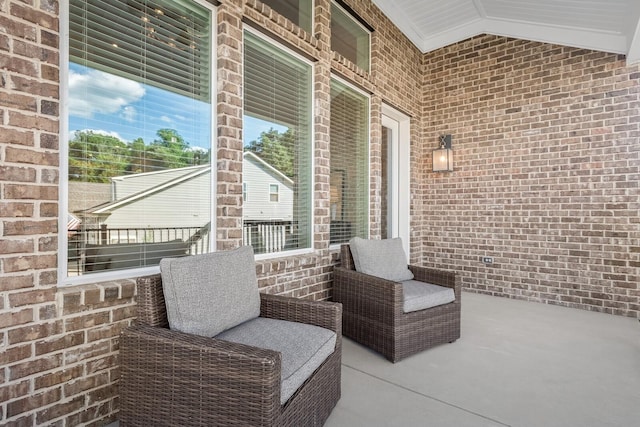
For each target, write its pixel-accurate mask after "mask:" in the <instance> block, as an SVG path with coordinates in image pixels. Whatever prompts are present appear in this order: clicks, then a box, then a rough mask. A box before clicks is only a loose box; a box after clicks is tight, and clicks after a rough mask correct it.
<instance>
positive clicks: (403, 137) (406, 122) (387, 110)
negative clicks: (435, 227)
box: [382, 104, 411, 257]
mask: <svg viewBox="0 0 640 427" xmlns="http://www.w3.org/2000/svg"><path fill="white" fill-rule="evenodd" d="M389 120H392V121H394V122H395V123H397V124H398V135H397V142H396V144H395V145H396V146H395V147H393V148H392V150H393V157H395V160H394V161H393V162H394V167H395V169H397V170H396V171H395V173H396V176H395V177H394V178H396V179H397V182H396V183H395V184H396V185H394V186H393V187H394V188H392V189H391V190H393V191H394V192H395V194H393V204H394V205H395V206H394V208H393V209H394V216H395V218H393V219H392V220H393V221H394V225H395V226H394V227H392V230H397V235H394V234H395V233H393V231H392V234H391V235H390V236H388V237H400V238H401V239H402V244H403V246H404V250H405V254H406V255H407V256H408V257H409V256H410V253H409V250H410V245H409V243H410V238H411V233H410V230H411V224H410V222H411V217H410V215H409V214H410V205H411V203H410V197H411V188H410V187H411V171H410V169H411V133H410V132H411V118H410V117H409V116H407V115H406V114H404V113H402V112H400V111H398V110H396V109H395V108H393V107H391V106H389V105H387V104H382V125H383V126H387V127H389V126H388V125H389V124H390V123H389ZM383 196H384V195H383Z"/></svg>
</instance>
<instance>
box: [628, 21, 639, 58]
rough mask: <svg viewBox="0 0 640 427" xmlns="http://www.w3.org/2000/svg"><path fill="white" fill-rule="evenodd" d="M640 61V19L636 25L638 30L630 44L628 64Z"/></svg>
mask: <svg viewBox="0 0 640 427" xmlns="http://www.w3.org/2000/svg"><path fill="white" fill-rule="evenodd" d="M635 63H640V21H638V25H637V26H636V31H635V33H634V35H633V38H632V39H631V43H630V44H629V53H627V64H635Z"/></svg>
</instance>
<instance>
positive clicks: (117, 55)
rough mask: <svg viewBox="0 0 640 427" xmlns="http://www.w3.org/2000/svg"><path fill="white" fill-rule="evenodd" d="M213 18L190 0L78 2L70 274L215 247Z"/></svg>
mask: <svg viewBox="0 0 640 427" xmlns="http://www.w3.org/2000/svg"><path fill="white" fill-rule="evenodd" d="M203 4H204V3H203ZM212 16H213V14H212V10H211V8H210V7H208V6H207V7H205V6H203V5H201V4H200V3H198V2H195V1H188V0H183V1H171V0H128V1H127V2H105V1H101V0H70V1H69V40H68V42H69V64H68V80H67V87H68V93H67V98H66V100H67V103H66V106H67V111H68V113H67V115H66V116H65V117H64V119H63V120H65V122H66V124H67V126H65V127H64V129H63V136H65V138H64V140H65V142H67V141H68V158H67V159H68V160H67V159H65V160H63V162H64V161H67V163H68V174H67V179H66V182H67V192H66V200H63V201H62V203H61V205H62V206H67V207H68V214H67V224H66V226H67V233H66V236H67V239H66V242H63V243H61V244H62V245H63V247H64V246H67V247H66V248H64V250H63V251H62V252H64V254H65V255H66V256H62V257H61V259H63V260H64V261H62V262H63V263H65V262H66V276H67V277H69V276H90V275H93V277H95V275H96V274H100V273H105V272H109V273H113V272H114V271H119V270H128V269H132V268H142V267H151V266H156V265H157V264H158V263H159V260H160V259H161V258H163V257H166V256H181V255H187V254H195V253H201V252H207V251H209V249H210V242H211V217H212V212H211V192H212V188H213V187H212V185H211V181H212V179H213V178H212V174H211V167H210V157H211V138H212V128H213V123H212V117H213V111H212V102H211V99H212V97H211V87H212V86H211V81H212V75H211V72H212V71H211V70H212V68H213V67H212V64H211V61H212V39H213V38H212V35H211V30H212V28H214V26H213V25H212V19H213V18H212ZM63 197H64V196H63ZM126 274H128V275H130V274H131V272H129V273H118V274H117V275H120V276H124V275H126ZM110 277H111V276H110ZM82 280H83V279H79V281H82Z"/></svg>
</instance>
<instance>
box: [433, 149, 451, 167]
mask: <svg viewBox="0 0 640 427" xmlns="http://www.w3.org/2000/svg"><path fill="white" fill-rule="evenodd" d="M433 171H434V172H453V150H452V149H451V148H444V147H441V148H437V149H435V150H433Z"/></svg>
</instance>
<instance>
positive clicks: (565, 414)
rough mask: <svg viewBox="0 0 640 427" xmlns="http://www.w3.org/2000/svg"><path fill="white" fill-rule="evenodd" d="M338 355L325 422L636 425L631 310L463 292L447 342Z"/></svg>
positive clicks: (639, 400) (350, 346) (639, 346)
mask: <svg viewBox="0 0 640 427" xmlns="http://www.w3.org/2000/svg"><path fill="white" fill-rule="evenodd" d="M342 363H343V369H342V398H341V399H340V401H339V402H338V405H337V406H336V408H335V409H334V411H333V413H332V414H331V417H330V418H329V420H328V421H327V423H326V426H327V427H339V426H451V427H454V426H455V427H464V426H474V427H475V426H517V427H552V426H563V427H567V426H580V427H588V426H598V427H603V426H624V427H630V426H640V323H639V322H638V320H637V319H631V318H623V317H616V316H611V315H606V314H602V313H593V312H588V311H583V310H576V309H570V308H565V307H557V306H551V305H545V304H538V303H533V302H526V301H516V300H509V299H505V298H498V297H491V296H486V295H478V294H472V293H466V292H465V293H463V295H462V337H461V338H460V339H459V340H458V341H456V342H455V343H453V344H446V345H442V346H439V347H436V348H433V349H430V350H428V351H425V352H423V353H420V354H417V355H415V356H412V357H410V358H407V359H405V360H403V361H401V362H399V363H396V364H392V363H390V362H387V361H386V360H385V359H384V358H382V357H381V356H379V355H377V354H376V353H373V352H372V351H370V350H368V349H366V348H365V347H362V346H360V345H358V344H356V343H354V342H353V341H350V340H348V339H347V340H345V342H344V352H343V359H342Z"/></svg>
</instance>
